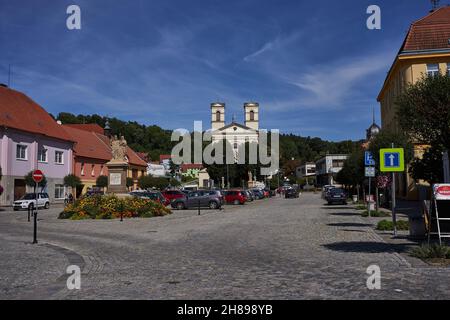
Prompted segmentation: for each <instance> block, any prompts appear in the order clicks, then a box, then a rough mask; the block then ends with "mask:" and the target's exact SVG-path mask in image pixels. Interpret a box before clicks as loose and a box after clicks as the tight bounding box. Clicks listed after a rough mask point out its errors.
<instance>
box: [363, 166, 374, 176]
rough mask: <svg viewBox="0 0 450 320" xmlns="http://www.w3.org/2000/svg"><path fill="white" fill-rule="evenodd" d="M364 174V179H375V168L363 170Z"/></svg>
mask: <svg viewBox="0 0 450 320" xmlns="http://www.w3.org/2000/svg"><path fill="white" fill-rule="evenodd" d="M365 171H366V172H365V173H366V177H368V178H369V177H370V178H373V177H375V167H366V170H365Z"/></svg>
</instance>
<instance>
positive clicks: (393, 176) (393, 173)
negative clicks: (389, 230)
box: [392, 143, 397, 236]
mask: <svg viewBox="0 0 450 320" xmlns="http://www.w3.org/2000/svg"><path fill="white" fill-rule="evenodd" d="M392 148H394V143H392ZM395 200H396V199H395V172H392V223H393V225H394V236H397V216H396V213H395V207H396V201H395Z"/></svg>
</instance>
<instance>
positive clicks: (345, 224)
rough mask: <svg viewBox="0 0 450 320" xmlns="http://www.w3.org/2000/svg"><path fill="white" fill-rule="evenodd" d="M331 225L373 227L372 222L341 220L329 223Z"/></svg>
mask: <svg viewBox="0 0 450 320" xmlns="http://www.w3.org/2000/svg"><path fill="white" fill-rule="evenodd" d="M327 226H330V227H372V226H373V225H372V224H371V223H357V222H341V223H329V224H327Z"/></svg>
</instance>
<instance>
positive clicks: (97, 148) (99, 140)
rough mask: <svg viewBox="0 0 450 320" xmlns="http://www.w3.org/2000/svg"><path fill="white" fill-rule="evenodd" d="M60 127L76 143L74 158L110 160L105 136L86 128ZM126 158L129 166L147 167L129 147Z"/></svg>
mask: <svg viewBox="0 0 450 320" xmlns="http://www.w3.org/2000/svg"><path fill="white" fill-rule="evenodd" d="M62 127H63V128H64V129H65V131H66V132H67V134H68V135H70V136H71V137H72V138H73V139H74V141H76V144H75V146H74V152H75V155H76V156H80V157H86V158H93V159H101V160H105V161H109V160H111V158H112V154H111V146H110V144H109V138H108V137H107V136H105V135H103V134H99V133H97V132H95V131H88V130H87V128H88V127H84V128H85V129H78V128H76V127H74V126H71V125H62ZM127 157H128V163H129V164H132V165H136V166H142V167H146V166H147V162H145V161H144V160H142V159H141V158H140V157H139V156H138V155H137V154H136V152H134V151H133V149H131V148H130V147H127Z"/></svg>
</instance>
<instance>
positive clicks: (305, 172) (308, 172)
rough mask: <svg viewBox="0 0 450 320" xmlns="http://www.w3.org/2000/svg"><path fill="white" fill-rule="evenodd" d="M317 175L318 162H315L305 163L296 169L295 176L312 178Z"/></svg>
mask: <svg viewBox="0 0 450 320" xmlns="http://www.w3.org/2000/svg"><path fill="white" fill-rule="evenodd" d="M315 175H316V164H315V163H312V162H310V163H305V164H303V165H301V166H299V167H297V168H296V169H295V176H296V177H297V178H300V179H302V178H310V177H314V176H315Z"/></svg>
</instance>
